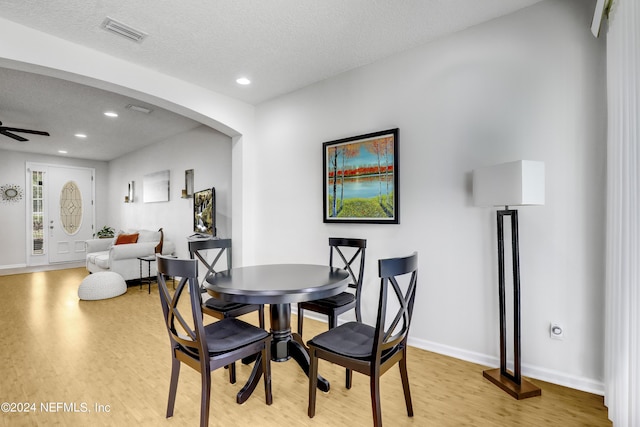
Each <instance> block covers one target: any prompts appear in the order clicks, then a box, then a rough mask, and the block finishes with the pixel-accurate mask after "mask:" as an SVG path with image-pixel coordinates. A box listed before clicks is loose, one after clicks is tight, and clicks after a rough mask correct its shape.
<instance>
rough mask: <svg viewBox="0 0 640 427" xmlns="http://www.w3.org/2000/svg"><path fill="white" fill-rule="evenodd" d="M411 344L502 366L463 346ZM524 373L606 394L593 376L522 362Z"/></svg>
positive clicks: (559, 383)
mask: <svg viewBox="0 0 640 427" xmlns="http://www.w3.org/2000/svg"><path fill="white" fill-rule="evenodd" d="M409 345H411V346H413V347H417V348H420V349H423V350H427V351H432V352H434V353H438V354H443V355H445V356H450V357H455V358H456V359H460V360H465V361H467V362H472V363H477V364H478V365H484V366H487V367H490V368H497V367H499V366H500V359H499V358H498V357H495V356H489V355H486V354H482V353H476V352H473V351H469V350H464V349H461V348H456V347H450V346H447V345H443V344H439V343H435V342H432V341H426V340H421V339H415V338H409ZM522 375H523V376H525V377H529V378H534V379H537V380H540V381H546V382H549V383H552V384H557V385H561V386H563V387H569V388H573V389H576V390H581V391H585V392H587V393H593V394H597V395H600V396H604V383H603V382H602V381H596V380H594V379H591V378H585V377H578V376H575V375H569V374H566V373H564V372H560V371H556V370H553V369H547V368H542V367H539V366H533V365H529V364H524V363H523V364H522Z"/></svg>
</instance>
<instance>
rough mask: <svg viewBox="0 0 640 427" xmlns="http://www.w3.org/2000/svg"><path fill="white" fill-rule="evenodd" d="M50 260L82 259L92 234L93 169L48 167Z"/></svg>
mask: <svg viewBox="0 0 640 427" xmlns="http://www.w3.org/2000/svg"><path fill="white" fill-rule="evenodd" d="M48 172H49V173H48V174H47V175H48V178H49V179H48V185H47V195H48V199H49V200H48V203H47V206H48V215H47V217H48V224H47V225H46V227H45V232H46V233H47V237H48V239H47V240H48V242H49V243H48V253H49V262H50V263H57V262H71V261H83V260H84V259H85V245H84V242H85V240H88V239H91V238H92V235H93V207H92V201H93V184H92V179H93V169H86V168H74V167H65V166H49V167H48Z"/></svg>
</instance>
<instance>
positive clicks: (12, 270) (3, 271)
mask: <svg viewBox="0 0 640 427" xmlns="http://www.w3.org/2000/svg"><path fill="white" fill-rule="evenodd" d="M84 266H85V261H78V262H65V263H60V264H51V265H46V264H45V265H34V266H31V267H29V266H27V265H26V264H15V265H0V276H9V275H11V274H24V273H37V272H39V271H52V270H65V269H67V268H78V267H84Z"/></svg>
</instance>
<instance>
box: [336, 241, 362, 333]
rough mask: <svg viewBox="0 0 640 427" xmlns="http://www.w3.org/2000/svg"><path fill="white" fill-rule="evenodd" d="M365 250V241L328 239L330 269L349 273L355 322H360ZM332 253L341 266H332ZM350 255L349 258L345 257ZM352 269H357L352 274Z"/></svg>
mask: <svg viewBox="0 0 640 427" xmlns="http://www.w3.org/2000/svg"><path fill="white" fill-rule="evenodd" d="M366 248H367V240H366V239H353V238H345V237H330V238H329V265H330V266H331V267H339V268H342V269H345V270H347V271H348V272H349V275H350V276H351V282H350V283H349V285H348V286H349V287H350V288H353V289H355V295H356V320H358V321H360V320H361V318H362V316H361V311H360V291H361V289H362V282H363V279H364V265H365V263H364V262H365V251H366ZM347 250H349V251H353V253H352V254H351V253H349V254H348V253H347ZM334 253H337V254H338V256H339V257H340V259H341V260H342V264H341V265H334ZM349 255H350V258H349V259H347V257H348V256H349ZM354 267H357V269H356V271H357V273H355V272H354Z"/></svg>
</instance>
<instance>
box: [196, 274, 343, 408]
mask: <svg viewBox="0 0 640 427" xmlns="http://www.w3.org/2000/svg"><path fill="white" fill-rule="evenodd" d="M206 282H207V283H206V284H205V288H206V290H207V292H208V293H209V294H210V295H212V296H214V297H215V298H218V299H221V300H223V301H231V302H239V303H245V304H269V313H270V320H271V331H270V332H271V334H272V336H273V340H272V344H271V360H273V361H275V362H284V361H286V360H289V359H290V358H293V359H294V360H295V361H296V362H297V363H298V365H299V366H300V367H301V368H302V370H303V371H304V372H305V374H307V375H309V351H308V349H307V347H306V346H305V345H304V343H303V341H302V337H301V336H300V335H298V334H297V333H294V332H292V331H291V304H292V303H298V302H302V301H312V300H316V299H321V298H327V297H330V296H334V295H337V294H339V293H340V292H342V291H344V290H345V289H346V287H347V284H348V283H349V273H348V272H347V271H346V270H342V269H339V268H335V267H329V266H326V265H315V264H269V265H254V266H248V267H238V268H232V269H230V270H226V271H220V272H217V273H215V274H214V275H211V276H209V277H208V278H207V280H206ZM260 357H261V356H260V355H258V358H260ZM259 362H260V360H257V361H256V363H255V364H254V368H253V371H252V373H251V376H250V377H249V380H248V381H247V384H246V385H245V386H244V387H243V388H242V390H240V392H239V393H238V396H237V399H236V400H237V402H238V403H243V402H245V401H246V400H247V399H248V398H249V396H250V395H251V393H252V392H253V390H254V389H255V387H256V385H257V384H258V381H259V379H260V376H261V375H262V364H261V363H259ZM318 388H319V389H320V390H322V391H325V392H326V391H329V382H328V381H327V380H325V379H324V378H322V377H320V376H318Z"/></svg>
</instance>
